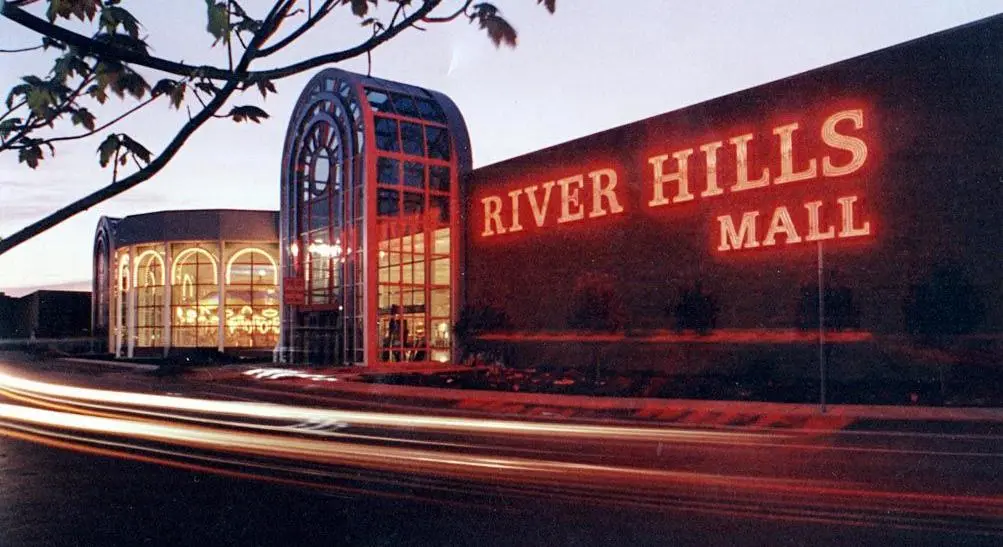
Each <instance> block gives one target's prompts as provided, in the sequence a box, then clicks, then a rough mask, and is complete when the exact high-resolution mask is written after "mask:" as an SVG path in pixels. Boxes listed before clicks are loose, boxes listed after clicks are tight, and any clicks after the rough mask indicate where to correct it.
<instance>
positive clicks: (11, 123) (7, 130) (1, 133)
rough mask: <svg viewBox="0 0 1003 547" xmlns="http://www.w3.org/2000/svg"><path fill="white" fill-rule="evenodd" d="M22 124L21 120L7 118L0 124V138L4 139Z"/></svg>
mask: <svg viewBox="0 0 1003 547" xmlns="http://www.w3.org/2000/svg"><path fill="white" fill-rule="evenodd" d="M22 123H24V120H22V119H21V118H8V119H6V120H4V121H2V122H0V137H6V136H7V135H9V134H11V133H13V132H14V131H15V130H16V129H17V126H19V125H21V124H22Z"/></svg>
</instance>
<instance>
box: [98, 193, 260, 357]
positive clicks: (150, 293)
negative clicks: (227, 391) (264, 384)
mask: <svg viewBox="0 0 1003 547" xmlns="http://www.w3.org/2000/svg"><path fill="white" fill-rule="evenodd" d="M277 246H278V213H277V212H275V211H243V210H193V211H161V212H156V213H147V214H141V215H133V216H128V217H125V218H120V219H119V218H109V217H103V218H102V219H101V220H100V221H99V223H98V227H97V231H96V233H95V238H94V299H93V301H94V306H93V309H92V310H91V321H92V324H93V326H94V332H95V335H96V336H100V337H103V338H105V339H106V340H107V347H108V352H109V353H113V354H115V355H116V356H119V357H133V356H139V355H165V356H166V355H168V354H171V353H178V352H186V351H198V350H203V351H204V350H213V351H218V352H227V353H240V354H247V353H263V354H268V355H270V354H271V352H272V350H273V349H274V347H275V345H276V343H277V342H278V336H279V294H278V280H279V270H278V248H277Z"/></svg>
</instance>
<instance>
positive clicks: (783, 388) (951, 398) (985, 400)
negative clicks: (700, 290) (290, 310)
mask: <svg viewBox="0 0 1003 547" xmlns="http://www.w3.org/2000/svg"><path fill="white" fill-rule="evenodd" d="M959 372H961V373H962V374H964V373H967V377H966V378H959V377H958V376H959V374H958V373H959ZM359 379H360V380H361V381H365V382H370V383H379V384H393V385H411V386H422V387H440V388H455V389H477V390H492V391H507V392H527V393H548V394H566V395H595V396H613V397H651V398H664V399H706V400H734V401H762V402H783V403H809V404H810V403H816V402H818V400H819V384H818V380H817V378H816V379H804V380H793V381H786V382H784V381H777V380H775V379H772V378H767V377H764V376H763V375H758V376H756V375H743V376H734V375H723V374H704V375H696V376H680V375H667V374H659V373H656V372H644V371H637V372H624V373H605V374H602V375H601V376H599V378H598V379H597V378H596V377H595V375H594V374H591V375H589V374H588V373H585V372H583V371H581V370H575V369H546V368H527V369H514V368H504V367H477V368H472V369H470V370H466V371H456V372H443V373H420V372H402V373H378V374H364V375H361V376H360V377H359ZM826 390H827V393H826V398H827V401H828V402H829V403H832V404H877V405H924V406H986V407H998V406H1003V374H1000V373H999V372H994V371H986V370H969V371H958V370H955V371H954V374H952V378H950V379H945V381H944V382H943V384H942V383H941V382H940V381H939V379H930V380H915V379H889V378H877V377H873V378H858V379H853V380H828V381H827V382H826Z"/></svg>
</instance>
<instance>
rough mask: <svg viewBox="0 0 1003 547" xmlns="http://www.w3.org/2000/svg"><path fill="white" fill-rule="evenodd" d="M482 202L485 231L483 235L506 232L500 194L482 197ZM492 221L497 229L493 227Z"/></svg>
mask: <svg viewBox="0 0 1003 547" xmlns="http://www.w3.org/2000/svg"><path fill="white" fill-rule="evenodd" d="M481 203H483V204H484V231H483V232H481V235H482V236H484V237H488V236H493V235H495V234H504V233H505V225H504V224H502V220H501V210H502V200H501V198H500V197H498V196H488V197H486V198H483V199H481ZM492 223H494V225H495V228H496V229H495V230H492V229H491V224H492Z"/></svg>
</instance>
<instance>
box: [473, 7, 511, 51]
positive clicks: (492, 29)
mask: <svg viewBox="0 0 1003 547" xmlns="http://www.w3.org/2000/svg"><path fill="white" fill-rule="evenodd" d="M480 22H481V28H482V29H484V30H486V31H487V32H488V38H490V39H491V41H492V42H494V44H495V47H500V46H501V45H502V43H504V44H505V45H507V46H509V47H513V48H514V47H515V46H516V39H517V38H518V34H517V33H516V31H515V29H514V28H512V25H510V24H509V23H508V21H506V20H505V19H502V18H501V16H499V15H494V14H492V15H486V16H484V17H481V18H480Z"/></svg>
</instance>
